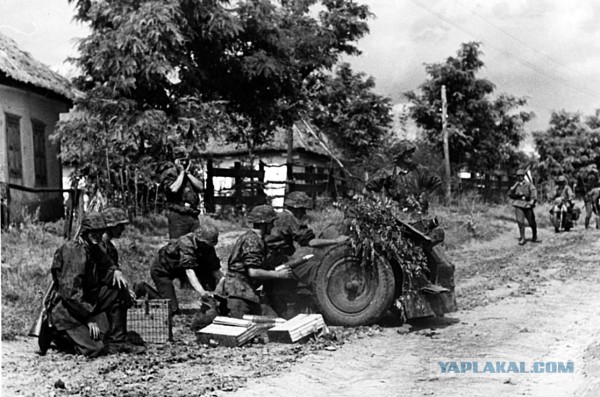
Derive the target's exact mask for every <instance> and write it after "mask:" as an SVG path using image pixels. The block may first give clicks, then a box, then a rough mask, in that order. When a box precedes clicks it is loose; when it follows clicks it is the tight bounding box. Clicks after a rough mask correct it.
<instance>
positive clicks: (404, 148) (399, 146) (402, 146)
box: [392, 139, 417, 157]
mask: <svg viewBox="0 0 600 397" xmlns="http://www.w3.org/2000/svg"><path fill="white" fill-rule="evenodd" d="M415 150H417V147H416V146H415V144H414V143H413V142H411V141H409V140H407V139H403V140H401V141H398V142H396V143H394V145H393V146H392V155H393V156H394V157H401V156H404V155H405V154H406V153H411V152H414V151H415Z"/></svg>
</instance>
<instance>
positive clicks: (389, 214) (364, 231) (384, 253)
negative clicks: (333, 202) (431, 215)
mask: <svg viewBox="0 0 600 397" xmlns="http://www.w3.org/2000/svg"><path fill="white" fill-rule="evenodd" d="M345 208H346V209H345V211H346V213H347V214H350V215H351V216H350V217H349V219H348V222H349V228H348V231H349V234H350V237H351V239H352V245H353V247H354V249H355V252H357V253H358V254H359V255H361V257H362V259H363V264H372V263H375V262H376V261H377V258H378V257H381V258H385V260H388V261H390V262H392V263H398V264H399V265H400V268H401V269H402V272H403V274H404V276H405V277H406V278H405V281H408V282H410V281H409V280H414V281H416V282H418V281H419V280H422V279H423V276H424V274H423V270H424V269H425V270H427V269H428V268H427V258H426V257H425V253H424V251H423V248H422V247H421V246H419V245H417V244H416V243H414V242H413V241H412V240H410V239H408V238H406V235H405V228H404V226H403V225H402V223H400V222H398V220H404V221H408V219H407V215H406V214H405V213H403V212H402V211H401V210H400V209H399V208H398V206H397V205H396V204H395V203H394V202H392V201H386V202H382V201H380V200H372V199H366V200H360V201H348V202H346V203H345Z"/></svg>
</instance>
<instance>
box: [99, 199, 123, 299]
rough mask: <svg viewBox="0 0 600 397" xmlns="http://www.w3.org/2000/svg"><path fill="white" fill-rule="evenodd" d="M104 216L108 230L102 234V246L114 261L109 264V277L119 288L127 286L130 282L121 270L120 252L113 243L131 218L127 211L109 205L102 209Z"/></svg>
mask: <svg viewBox="0 0 600 397" xmlns="http://www.w3.org/2000/svg"><path fill="white" fill-rule="evenodd" d="M102 216H103V217H104V221H105V222H106V231H105V232H104V234H103V235H102V243H101V244H100V247H101V248H102V249H103V250H104V252H105V253H106V255H107V256H108V258H109V259H110V260H111V261H112V264H111V266H109V274H107V276H108V277H111V278H112V283H113V284H115V285H117V286H118V287H119V288H127V286H128V282H127V279H126V278H125V276H124V275H123V272H122V271H121V270H120V264H119V253H118V252H117V248H116V247H115V246H114V244H113V243H112V240H113V239H116V238H120V237H121V235H122V234H123V231H124V230H125V225H127V224H128V223H129V218H128V217H127V214H126V213H125V211H123V210H122V209H120V208H116V207H109V208H105V209H104V210H102Z"/></svg>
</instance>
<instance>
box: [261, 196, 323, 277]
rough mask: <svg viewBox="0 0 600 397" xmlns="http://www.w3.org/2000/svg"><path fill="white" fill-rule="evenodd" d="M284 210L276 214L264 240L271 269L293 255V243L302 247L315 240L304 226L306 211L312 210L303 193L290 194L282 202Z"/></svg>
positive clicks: (309, 201) (308, 199)
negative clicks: (269, 231)
mask: <svg viewBox="0 0 600 397" xmlns="http://www.w3.org/2000/svg"><path fill="white" fill-rule="evenodd" d="M283 206H284V209H283V211H281V212H280V213H278V214H277V218H276V219H275V222H274V223H273V230H272V232H271V234H270V235H269V236H268V237H267V238H266V239H265V242H266V243H267V246H268V248H269V257H270V262H271V263H272V264H273V267H275V266H278V265H280V264H282V263H284V262H287V260H288V259H289V257H290V256H292V255H294V252H295V251H296V248H295V246H294V242H296V243H297V244H299V245H300V246H302V247H306V246H308V242H309V241H310V240H312V239H314V238H315V233H314V232H313V231H312V229H310V228H309V227H308V226H307V224H306V220H305V217H306V211H307V210H308V209H311V208H312V205H311V200H310V198H309V197H308V196H307V195H306V193H304V192H292V193H290V194H288V195H287V196H286V198H285V200H284V202H283Z"/></svg>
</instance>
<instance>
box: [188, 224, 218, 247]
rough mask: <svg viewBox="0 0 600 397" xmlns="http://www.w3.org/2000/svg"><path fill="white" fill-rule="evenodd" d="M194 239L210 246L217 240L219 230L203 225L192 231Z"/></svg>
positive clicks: (212, 226)
mask: <svg viewBox="0 0 600 397" xmlns="http://www.w3.org/2000/svg"><path fill="white" fill-rule="evenodd" d="M194 237H196V239H197V240H200V241H204V242H205V243H207V244H212V243H213V242H215V241H217V239H218V238H219V229H217V228H216V226H214V225H207V224H203V225H200V227H198V229H196V230H194Z"/></svg>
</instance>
